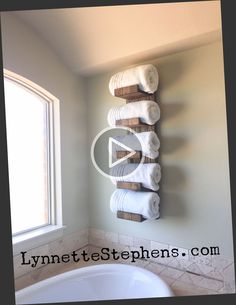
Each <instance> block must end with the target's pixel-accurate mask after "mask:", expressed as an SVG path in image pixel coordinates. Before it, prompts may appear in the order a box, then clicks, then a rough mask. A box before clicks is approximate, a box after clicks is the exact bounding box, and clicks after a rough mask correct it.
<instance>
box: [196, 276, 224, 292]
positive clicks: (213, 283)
mask: <svg viewBox="0 0 236 305" xmlns="http://www.w3.org/2000/svg"><path fill="white" fill-rule="evenodd" d="M199 286H200V287H203V288H207V289H211V290H214V291H217V290H219V289H221V288H222V287H223V282H222V281H218V280H213V279H208V278H204V277H203V280H202V281H201V282H200V284H199Z"/></svg>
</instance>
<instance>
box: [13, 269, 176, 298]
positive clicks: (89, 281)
mask: <svg viewBox="0 0 236 305" xmlns="http://www.w3.org/2000/svg"><path fill="white" fill-rule="evenodd" d="M173 295H174V294H173V292H172V291H171V289H170V288H169V286H168V285H167V284H166V283H165V282H164V281H163V280H162V279H161V278H160V277H158V276H157V275H155V274H154V273H152V272H150V271H148V270H146V269H143V268H140V267H136V266H131V265H124V264H101V265H94V266H88V267H84V268H79V269H76V270H72V271H68V272H65V273H63V274H59V275H57V276H54V277H51V278H49V279H46V280H43V281H41V282H38V283H36V284H34V285H32V286H29V287H26V288H24V289H22V290H19V291H17V292H16V304H35V303H54V302H76V301H96V300H117V299H135V298H156V297H169V296H173Z"/></svg>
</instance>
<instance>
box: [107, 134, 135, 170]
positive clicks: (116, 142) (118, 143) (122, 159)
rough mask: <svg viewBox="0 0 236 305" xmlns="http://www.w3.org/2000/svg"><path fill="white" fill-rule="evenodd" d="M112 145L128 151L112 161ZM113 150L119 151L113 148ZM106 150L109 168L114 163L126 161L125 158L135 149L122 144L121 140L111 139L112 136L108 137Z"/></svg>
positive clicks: (133, 152)
mask: <svg viewBox="0 0 236 305" xmlns="http://www.w3.org/2000/svg"><path fill="white" fill-rule="evenodd" d="M112 145H117V146H118V149H119V147H120V148H122V149H124V150H125V151H127V152H129V153H128V154H126V155H125V156H124V157H122V158H120V159H118V160H117V161H115V162H113V158H112V157H113V151H114V149H113V146H112ZM115 151H119V150H117V149H116V148H115ZM108 152H109V168H112V167H114V166H115V165H118V164H120V163H122V162H123V161H126V160H127V159H129V158H131V157H132V156H133V155H135V154H136V151H135V150H133V149H132V148H130V147H128V146H126V145H124V144H122V143H121V142H119V141H117V140H115V139H113V138H109V145H108Z"/></svg>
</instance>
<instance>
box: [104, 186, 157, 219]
mask: <svg viewBox="0 0 236 305" xmlns="http://www.w3.org/2000/svg"><path fill="white" fill-rule="evenodd" d="M159 203H160V198H159V196H158V195H157V193H154V192H134V191H130V190H122V189H120V190H116V191H115V192H114V193H113V194H112V195H111V200H110V208H111V211H112V212H113V213H116V212H117V211H123V212H129V213H136V214H141V215H142V216H143V217H144V218H146V219H156V218H158V217H159Z"/></svg>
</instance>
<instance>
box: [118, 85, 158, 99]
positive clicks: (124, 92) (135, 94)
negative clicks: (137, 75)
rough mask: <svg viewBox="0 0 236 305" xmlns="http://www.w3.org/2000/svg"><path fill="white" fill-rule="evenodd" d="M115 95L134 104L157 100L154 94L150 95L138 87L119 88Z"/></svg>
mask: <svg viewBox="0 0 236 305" xmlns="http://www.w3.org/2000/svg"><path fill="white" fill-rule="evenodd" d="M114 93H115V96H116V97H120V98H123V99H126V100H128V101H132V102H133V101H134V100H136V101H138V100H145V99H148V100H149V99H152V100H154V99H155V97H154V94H149V93H147V92H144V91H142V90H141V89H140V88H139V86H138V85H132V86H127V87H122V88H117V89H115V90H114Z"/></svg>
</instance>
